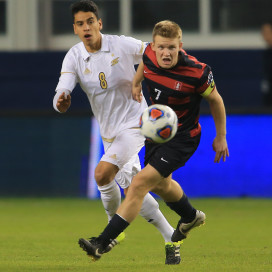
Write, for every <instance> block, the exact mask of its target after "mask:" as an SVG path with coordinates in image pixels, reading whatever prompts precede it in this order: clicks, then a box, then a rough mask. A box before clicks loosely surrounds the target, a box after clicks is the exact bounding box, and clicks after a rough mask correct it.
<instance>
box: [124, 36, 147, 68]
mask: <svg viewBox="0 0 272 272" xmlns="http://www.w3.org/2000/svg"><path fill="white" fill-rule="evenodd" d="M120 39H121V43H122V45H121V46H122V47H123V50H124V51H125V53H126V54H129V55H132V56H133V62H134V65H135V64H139V63H140V62H141V61H142V56H143V53H144V50H145V48H146V46H147V45H148V43H147V42H143V41H141V40H137V39H135V38H132V37H126V36H120Z"/></svg>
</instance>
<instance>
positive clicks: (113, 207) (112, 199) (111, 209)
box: [98, 180, 121, 221]
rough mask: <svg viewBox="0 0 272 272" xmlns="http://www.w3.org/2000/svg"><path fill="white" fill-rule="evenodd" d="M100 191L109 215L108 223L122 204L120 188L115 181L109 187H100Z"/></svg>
mask: <svg viewBox="0 0 272 272" xmlns="http://www.w3.org/2000/svg"><path fill="white" fill-rule="evenodd" d="M98 190H99V191H100V193H101V200H102V203H103V206H104V209H105V211H106V214H107V215H108V221H110V220H111V218H112V217H113V216H114V214H115V213H116V211H117V209H118V207H119V206H120V204H121V192H120V188H119V186H118V185H117V183H116V182H115V180H113V181H111V182H110V183H109V184H107V185H104V186H98Z"/></svg>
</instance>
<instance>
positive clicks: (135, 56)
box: [54, 34, 147, 139]
mask: <svg viewBox="0 0 272 272" xmlns="http://www.w3.org/2000/svg"><path fill="white" fill-rule="evenodd" d="M101 35H102V46H101V49H100V50H99V51H98V52H96V53H89V52H87V50H86V49H85V46H84V44H83V42H80V43H78V44H76V45H75V46H73V47H72V48H71V49H70V50H69V51H68V53H67V54H66V56H65V58H64V61H63V64H62V69H61V76H60V79H59V83H58V85H57V88H56V91H58V90H59V91H60V90H69V92H72V90H73V89H74V87H75V86H76V84H77V83H79V84H80V86H81V88H82V89H83V91H84V92H85V93H86V94H87V96H88V99H89V101H90V104H91V108H92V111H93V114H94V116H95V118H96V119H97V121H98V123H99V127H100V133H101V136H102V137H103V138H107V139H111V138H114V137H115V136H116V134H117V133H118V132H120V131H122V130H124V129H127V128H132V127H138V126H139V118H140V115H141V113H142V112H143V110H144V108H146V107H147V104H146V101H145V99H143V101H142V103H138V102H136V101H134V100H133V98H132V94H131V90H132V80H133V77H134V74H135V69H134V65H135V64H139V63H140V61H141V60H142V54H143V51H144V49H145V43H143V42H142V41H140V40H136V39H134V38H131V37H125V36H116V35H103V34H101ZM54 106H55V105H54ZM55 108H56V107H55Z"/></svg>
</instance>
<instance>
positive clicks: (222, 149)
mask: <svg viewBox="0 0 272 272" xmlns="http://www.w3.org/2000/svg"><path fill="white" fill-rule="evenodd" d="M181 37H182V32H181V29H180V27H179V26H178V25H177V24H176V23H174V22H171V21H162V22H159V23H157V24H156V25H155V27H154V30H153V42H152V43H151V44H150V45H148V46H147V48H146V50H145V52H144V56H143V62H142V63H141V64H140V66H139V68H138V70H137V73H136V75H135V77H134V81H133V97H134V99H135V100H136V101H138V102H141V101H142V93H141V84H140V83H141V81H142V80H143V78H145V79H146V83H147V86H148V89H149V92H150V97H151V100H152V102H153V103H158V104H165V105H168V106H170V107H171V108H172V109H174V111H175V112H176V113H177V116H178V120H179V128H178V132H177V134H176V136H175V137H174V138H173V139H172V140H170V141H169V142H167V143H164V144H155V143H148V142H146V156H145V165H146V166H145V168H144V169H142V170H141V171H140V172H139V173H138V174H137V175H136V176H135V177H134V178H133V180H132V183H131V186H130V189H129V191H128V194H127V196H126V199H125V200H124V202H123V203H122V204H121V206H120V207H119V209H118V210H117V213H116V214H115V215H114V216H113V218H112V220H111V221H110V222H109V224H108V225H107V227H106V228H105V229H104V231H103V232H102V233H101V234H100V236H99V237H95V238H92V239H91V240H90V241H89V242H88V244H86V247H85V250H86V251H87V253H88V255H90V256H92V257H93V258H94V259H99V258H100V257H101V256H102V254H103V253H104V252H105V250H106V248H107V246H108V244H109V243H110V241H111V240H112V239H114V238H115V237H117V236H118V235H119V233H121V232H122V231H124V229H125V228H127V227H128V225H129V224H130V223H131V222H132V221H133V220H134V219H135V217H136V216H137V214H138V213H139V211H140V208H141V204H142V201H143V198H144V196H145V194H146V193H147V192H149V191H152V192H155V193H156V194H158V195H159V196H160V197H161V198H162V199H163V200H164V201H165V202H166V204H167V205H168V206H169V207H170V208H171V209H172V210H174V211H175V212H176V213H177V214H178V215H179V216H180V217H181V219H180V220H179V222H178V224H177V228H176V230H175V232H174V234H173V236H172V241H173V242H177V241H180V240H183V239H184V238H186V237H187V235H188V233H189V231H190V230H192V229H193V228H194V227H197V226H200V225H201V224H203V223H204V221H205V214H204V213H203V212H201V211H199V210H196V209H195V208H194V207H192V205H191V204H190V202H189V200H188V198H187V196H186V195H185V193H184V192H183V190H182V188H181V186H180V185H179V184H178V183H177V182H176V181H174V180H173V179H172V172H173V171H174V170H176V169H178V168H179V167H182V166H184V165H185V163H186V162H187V161H188V159H189V158H190V157H191V156H192V155H193V153H194V152H195V150H196V149H197V147H198V144H199V141H200V132H201V127H200V124H199V122H198V119H199V107H200V102H201V99H202V97H204V98H205V99H206V100H207V101H208V103H209V106H210V109H211V113H212V116H213V119H214V122H215V126H216V137H215V139H214V141H213V149H214V151H215V152H216V154H215V160H214V161H215V162H217V163H219V162H220V160H221V158H223V161H225V160H226V157H227V156H229V151H228V146H227V141H226V114H225V107H224V103H223V100H222V98H221V96H220V95H219V93H218V92H217V89H216V87H215V83H214V79H213V75H212V72H211V68H210V67H209V66H208V65H206V64H204V63H201V62H199V61H198V60H197V59H196V58H194V57H192V56H189V55H188V54H186V52H185V51H184V50H182V42H181ZM199 177H200V178H201V173H200V175H199Z"/></svg>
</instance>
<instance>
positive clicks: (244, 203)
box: [0, 198, 272, 272]
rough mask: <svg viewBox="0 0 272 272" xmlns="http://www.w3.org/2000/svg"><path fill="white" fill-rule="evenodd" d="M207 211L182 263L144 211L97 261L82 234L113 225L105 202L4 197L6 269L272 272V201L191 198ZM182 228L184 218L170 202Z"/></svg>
mask: <svg viewBox="0 0 272 272" xmlns="http://www.w3.org/2000/svg"><path fill="white" fill-rule="evenodd" d="M191 202H192V204H193V205H194V206H195V207H196V208H199V209H201V210H203V211H204V212H205V213H206V215H207V220H206V225H205V226H204V227H201V228H198V229H195V230H193V231H192V232H191V234H190V236H189V238H187V239H186V240H185V241H184V243H183V245H182V247H181V257H182V261H181V263H180V264H179V265H175V266H167V265H165V264H164V258H165V256H164V241H163V239H162V237H161V235H160V233H159V232H158V231H157V230H156V229H155V228H154V227H153V226H152V225H150V224H148V223H146V222H145V221H144V220H143V219H142V218H140V217H138V218H137V219H136V220H135V221H134V222H133V224H132V225H131V226H130V227H129V228H128V229H127V230H126V240H125V241H124V242H123V243H121V244H120V245H118V246H116V247H115V248H114V249H113V250H112V251H111V252H110V253H108V254H105V255H103V257H102V258H101V260H99V261H97V262H95V263H92V262H91V260H90V258H89V257H87V255H86V254H85V253H84V252H83V251H82V249H80V248H79V246H78V245H77V240H78V238H81V237H84V238H88V237H90V236H97V235H98V234H99V233H100V232H101V231H102V230H103V229H104V227H105V226H106V215H105V213H104V210H103V208H102V204H101V202H100V201H91V200H87V199H9V198H7V199H5V198H4V199H0V241H1V246H0V271H5V272H8V271H16V272H17V271H20V272H21V271H27V272H31V271H50V272H53V271H81V272H83V271H95V272H100V271H103V272H104V271H109V272H111V271H118V272H122V271H141V272H144V271H148V272H152V271H156V272H158V271H186V272H190V271H193V272H195V271H201V272H205V271H209V272H212V271H216V272H217V271H239V272H242V271H247V272H249V271H265V272H266V271H272V237H271V229H272V228H271V226H272V217H271V210H272V209H271V208H272V199H192V200H191ZM159 203H160V207H161V210H162V212H163V213H164V214H165V215H166V217H167V219H168V220H169V222H170V223H171V224H172V225H173V226H174V227H175V225H176V223H177V221H178V217H177V216H176V215H175V214H174V213H173V212H172V211H170V209H169V208H168V207H166V205H165V204H164V203H163V202H159Z"/></svg>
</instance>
